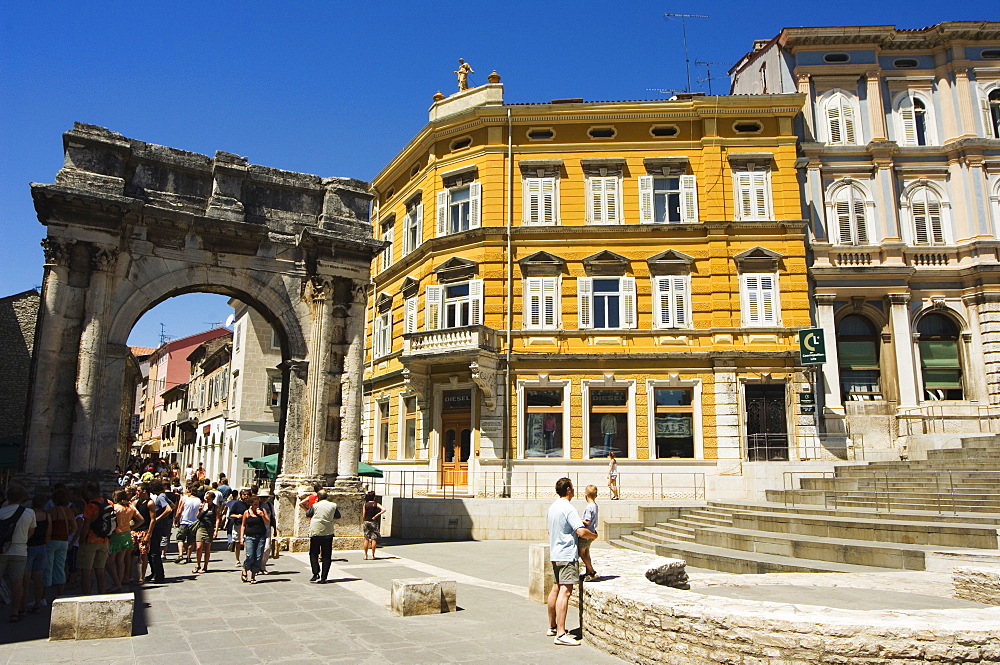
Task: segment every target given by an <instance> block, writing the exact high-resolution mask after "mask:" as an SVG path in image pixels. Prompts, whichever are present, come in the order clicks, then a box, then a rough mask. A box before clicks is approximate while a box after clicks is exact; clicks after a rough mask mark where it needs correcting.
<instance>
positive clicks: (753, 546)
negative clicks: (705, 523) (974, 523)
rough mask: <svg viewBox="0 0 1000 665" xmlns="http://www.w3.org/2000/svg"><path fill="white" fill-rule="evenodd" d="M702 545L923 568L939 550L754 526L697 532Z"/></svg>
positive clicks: (803, 557)
mask: <svg viewBox="0 0 1000 665" xmlns="http://www.w3.org/2000/svg"><path fill="white" fill-rule="evenodd" d="M695 542H696V543H698V544H700V545H710V546H712V547H723V548H726V549H733V550H740V551H746V552H757V553H763V554H775V555H779V556H786V557H792V558H797V559H809V560H817V561H833V562H835V563H845V564H852V565H859V566H878V567H880V568H901V569H906V570H924V553H925V552H928V551H935V550H938V549H940V548H939V547H934V546H930V545H903V544H899V543H875V542H872V541H869V540H851V539H847V538H827V537H822V536H805V535H800V534H795V533H774V532H768V533H764V532H761V531H757V530H753V529H736V528H725V527H719V528H715V529H703V530H700V531H698V533H697V534H696V537H695Z"/></svg>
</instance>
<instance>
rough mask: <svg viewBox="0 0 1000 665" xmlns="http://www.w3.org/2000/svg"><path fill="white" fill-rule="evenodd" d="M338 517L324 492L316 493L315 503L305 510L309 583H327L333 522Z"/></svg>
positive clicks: (332, 503) (331, 554)
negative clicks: (307, 531)
mask: <svg viewBox="0 0 1000 665" xmlns="http://www.w3.org/2000/svg"><path fill="white" fill-rule="evenodd" d="M303 503H305V502H303ZM300 505H301V504H300ZM339 516H340V511H339V510H337V504H336V503H334V502H333V501H330V498H329V496H328V495H327V493H326V491H324V490H320V491H319V492H317V493H316V502H315V503H314V504H313V505H311V506H309V507H308V509H307V510H306V517H308V518H309V565H310V566H311V567H312V578H310V580H309V581H310V582H314V583H316V584H326V582H327V577H328V576H329V574H330V563H331V562H332V561H333V535H334V527H333V521H334V520H335V519H337V518H338V517H339ZM321 564H322V566H321Z"/></svg>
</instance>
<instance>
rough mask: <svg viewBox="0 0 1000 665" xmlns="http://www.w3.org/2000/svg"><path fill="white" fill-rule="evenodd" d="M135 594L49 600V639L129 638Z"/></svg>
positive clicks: (111, 594)
mask: <svg viewBox="0 0 1000 665" xmlns="http://www.w3.org/2000/svg"><path fill="white" fill-rule="evenodd" d="M134 601H135V597H134V596H133V594H131V593H109V594H104V595H98V596H81V597H78V598H57V599H55V600H54V601H52V618H51V621H50V623H49V639H50V640H95V639H99V638H105V637H131V636H132V612H133V609H134Z"/></svg>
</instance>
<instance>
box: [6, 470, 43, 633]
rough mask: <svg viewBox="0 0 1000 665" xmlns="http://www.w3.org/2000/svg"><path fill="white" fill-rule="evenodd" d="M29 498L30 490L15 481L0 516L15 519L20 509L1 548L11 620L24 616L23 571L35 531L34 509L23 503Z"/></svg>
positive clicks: (8, 492)
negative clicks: (8, 587) (22, 605)
mask: <svg viewBox="0 0 1000 665" xmlns="http://www.w3.org/2000/svg"><path fill="white" fill-rule="evenodd" d="M27 501H28V493H27V492H26V491H25V489H24V488H23V487H20V486H17V485H15V486H13V487H11V488H9V489H8V490H7V501H5V502H4V504H3V505H2V506H0V520H6V519H12V518H13V517H14V516H15V515H16V514H17V513H20V516H19V517H18V518H17V522H15V525H14V533H13V534H12V535H11V539H10V541H9V542H7V543H6V544H4V546H3V547H2V549H0V579H4V580H6V581H7V584H8V585H9V586H10V622H11V623H14V622H16V621H19V620H20V619H21V617H23V616H24V613H23V612H21V601H22V600H23V598H24V596H23V594H24V571H25V569H26V568H27V565H28V539H29V538H31V535H32V534H33V533H34V532H35V512H34V511H33V510H31V509H30V508H27V507H26V506H24V505H22V504H24V503H25V502H27Z"/></svg>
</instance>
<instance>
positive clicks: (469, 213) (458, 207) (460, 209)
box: [437, 182, 482, 236]
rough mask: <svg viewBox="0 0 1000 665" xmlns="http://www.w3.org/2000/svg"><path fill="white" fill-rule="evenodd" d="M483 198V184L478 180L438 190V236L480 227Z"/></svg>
mask: <svg viewBox="0 0 1000 665" xmlns="http://www.w3.org/2000/svg"><path fill="white" fill-rule="evenodd" d="M481 198H482V185H481V184H480V183H478V182H473V183H470V184H468V185H463V186H460V187H454V188H452V189H445V190H442V191H440V192H438V195H437V234H438V236H444V235H449V234H452V233H461V232H462V231H468V230H469V229H478V228H479V226H480V200H481Z"/></svg>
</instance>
